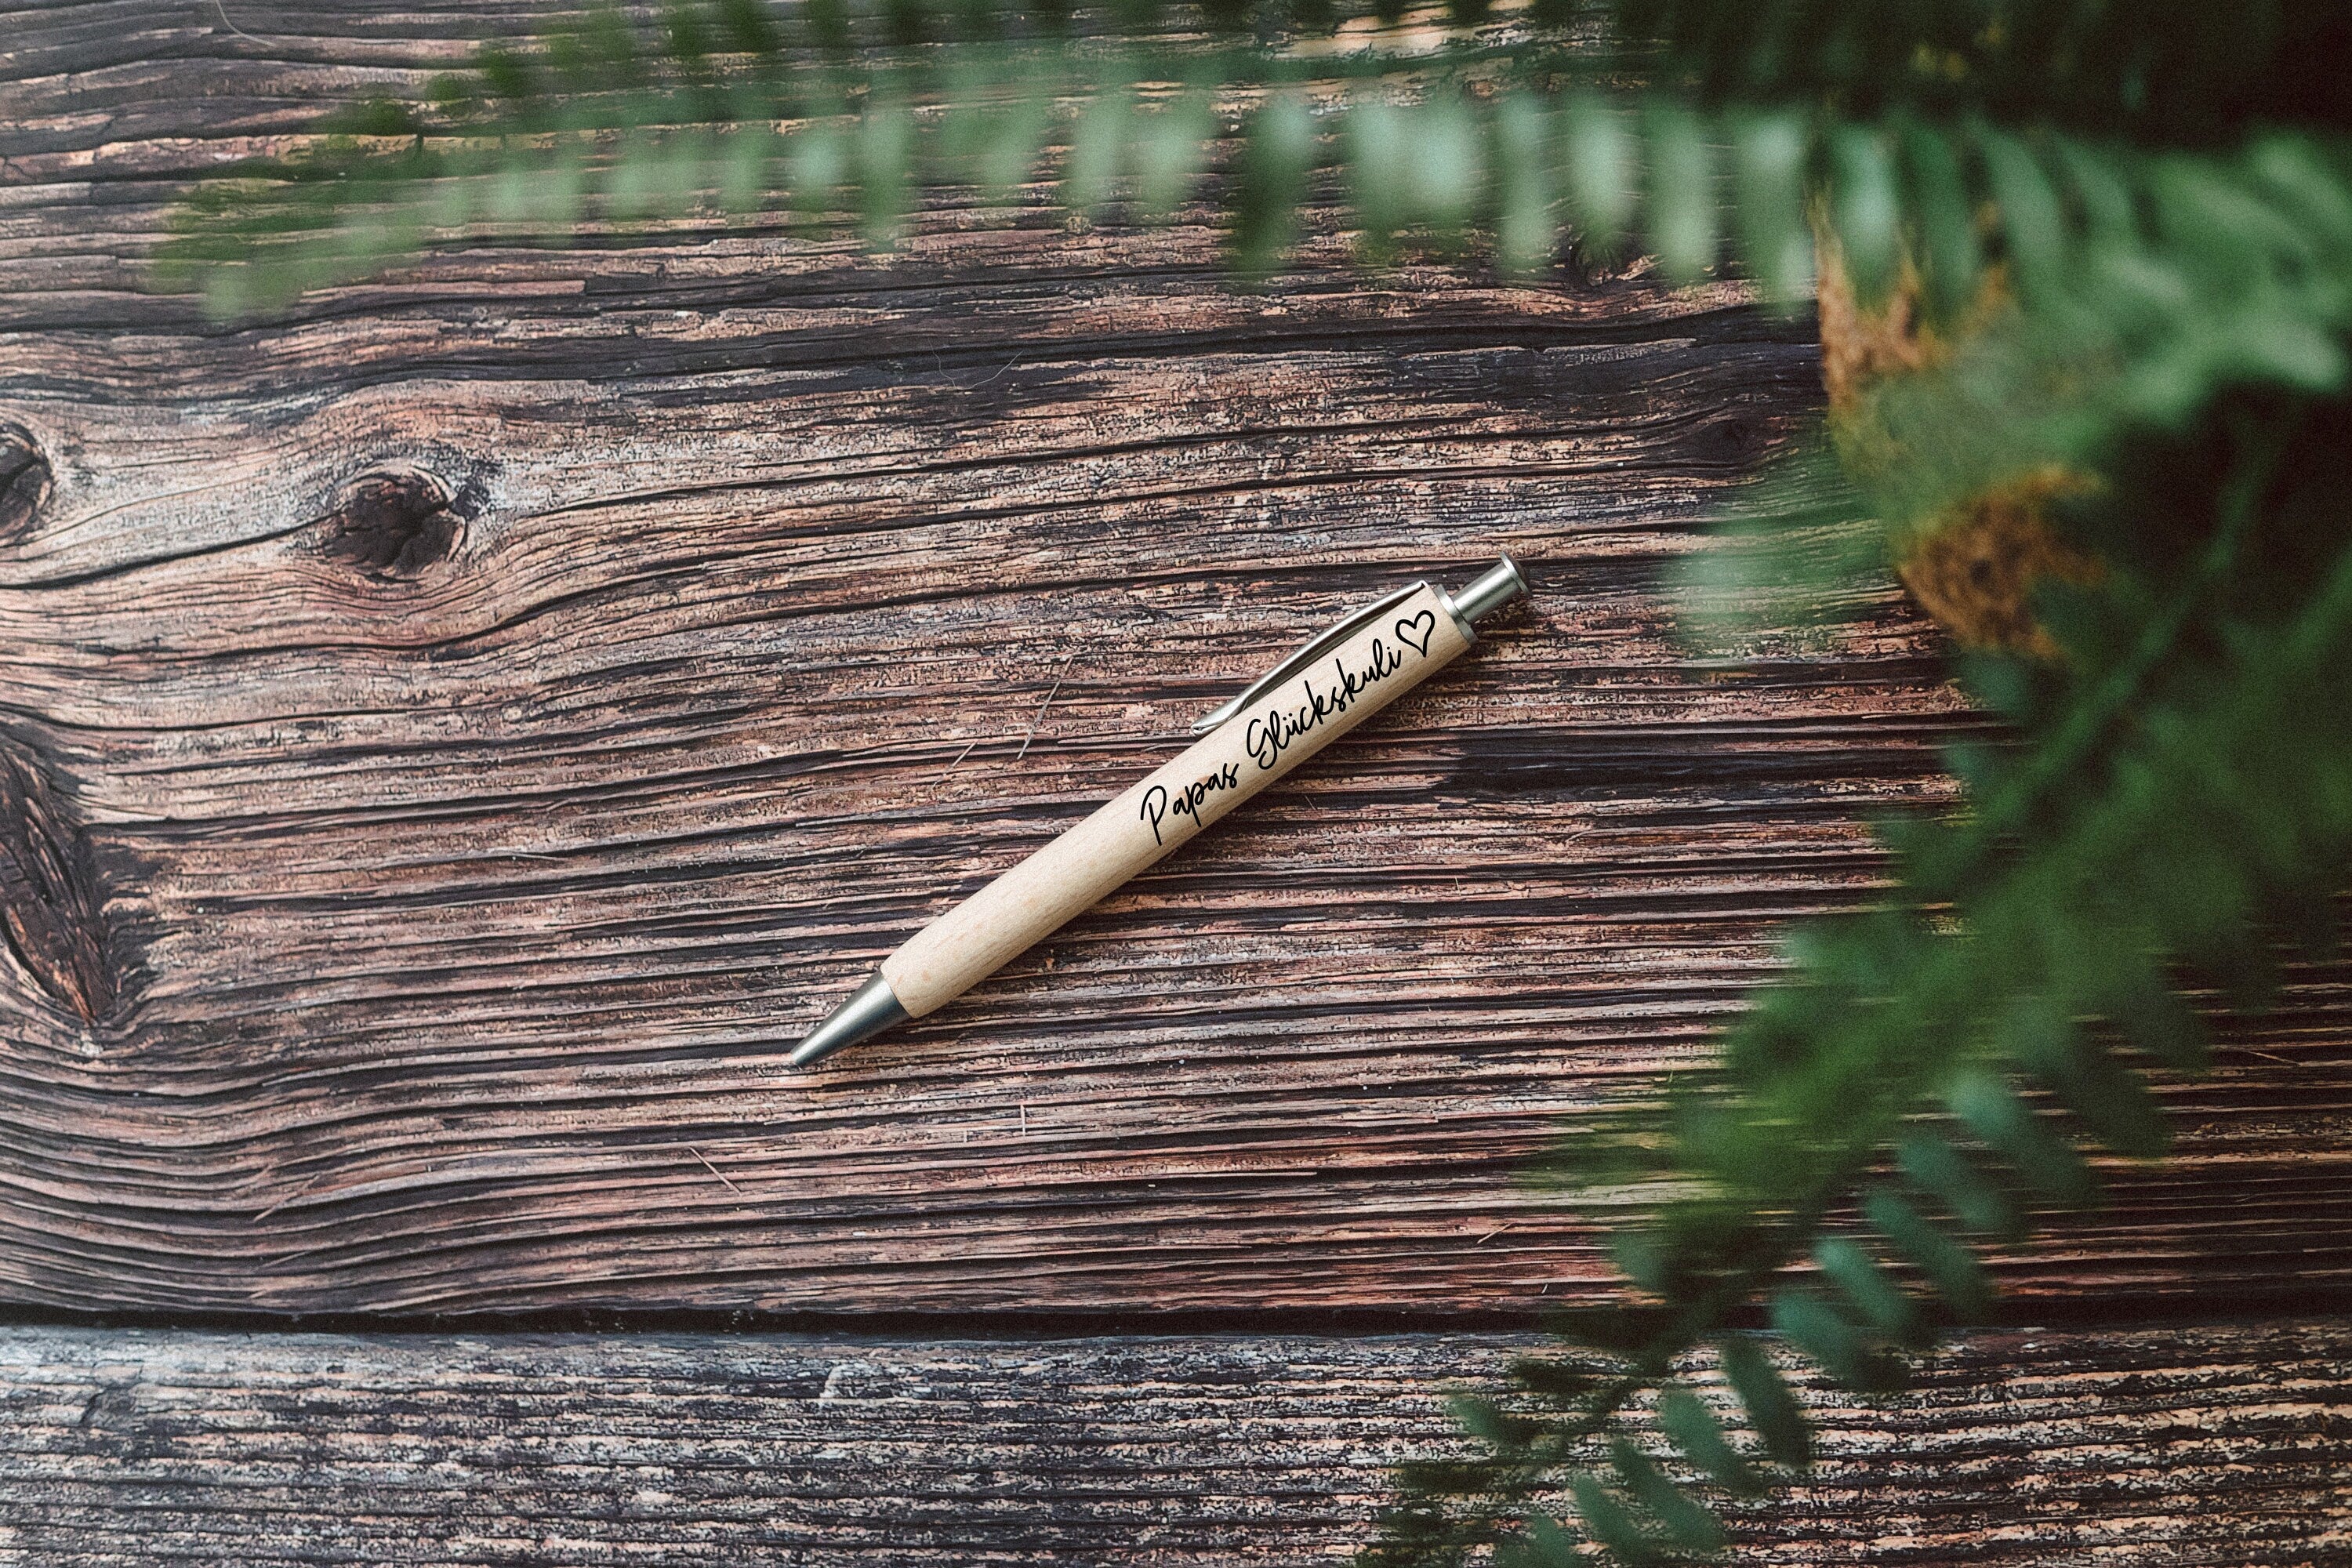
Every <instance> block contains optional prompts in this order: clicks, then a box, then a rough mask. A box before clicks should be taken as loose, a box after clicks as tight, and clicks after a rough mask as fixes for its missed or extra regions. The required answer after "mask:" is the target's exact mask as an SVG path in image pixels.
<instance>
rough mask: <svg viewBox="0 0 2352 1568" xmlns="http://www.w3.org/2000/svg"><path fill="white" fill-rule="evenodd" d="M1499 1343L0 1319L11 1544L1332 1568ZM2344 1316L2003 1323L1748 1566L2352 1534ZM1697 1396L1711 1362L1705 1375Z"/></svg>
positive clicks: (1804, 1492) (1825, 1468)
mask: <svg viewBox="0 0 2352 1568" xmlns="http://www.w3.org/2000/svg"><path fill="white" fill-rule="evenodd" d="M1534 1344H1535V1342H1534V1341H1532V1340H1530V1339H1528V1338H1527V1337H1525V1336H1511V1335H1492V1334H1488V1335H1466V1334H1454V1335H1403V1336H1387V1337H1373V1338H1352V1339H1330V1338H1323V1337H1316V1336H1304V1335H1286V1336H1262V1337H1253V1338H1247V1339H1237V1338H1230V1337H1222V1338H1221V1337H1209V1338H1198V1337H1195V1338H1158V1337H1150V1338H1125V1339H1118V1340H1100V1339H1091V1340H1089V1339H1080V1340H1009V1339H991V1340H974V1341H961V1342H937V1341H933V1342H919V1343H910V1342H898V1341H888V1340H877V1339H873V1338H870V1337H864V1338H861V1337H852V1336H824V1337H814V1338H783V1337H767V1336H738V1335H718V1336H705V1335H665V1336H646V1337H615V1336H497V1337H490V1338H478V1337H466V1336H458V1337H444V1336H434V1335H417V1336H389V1337H386V1336H373V1337H370V1336H352V1335H302V1334H295V1335H283V1334H260V1335H246V1334H221V1333H206V1332H189V1331H165V1332H145V1331H138V1332H106V1331H88V1330H72V1329H61V1328H36V1329H27V1328H18V1329H9V1330H0V1553H6V1554H9V1555H10V1560H12V1561H25V1562H39V1563H44V1564H53V1565H56V1568H116V1565H123V1568H128V1565H129V1564H131V1563H154V1562H158V1561H166V1560H168V1561H173V1562H176V1563H231V1562H234V1563H239V1564H246V1565H251V1568H259V1565H285V1568H292V1565H295V1564H324V1563H399V1564H403V1565H410V1568H427V1565H432V1568H457V1565H461V1564H462V1565H476V1564H479V1565H483V1568H488V1565H493V1564H498V1565H503V1564H510V1563H513V1564H519V1563H541V1562H547V1561H551V1560H561V1561H564V1562H572V1563H602V1562H615V1561H623V1560H641V1561H643V1560H656V1561H659V1562H661V1563H666V1564H672V1565H686V1564H704V1563H708V1564H713V1565H716V1564H722V1563H723V1564H729V1565H736V1564H743V1563H793V1564H795V1565H798V1568H824V1565H827V1564H833V1563H852V1562H856V1563H870V1562H873V1561H875V1560H876V1556H877V1553H880V1554H887V1558H888V1560H889V1561H890V1562H892V1563H908V1564H924V1563H1153V1564H1161V1565H1177V1564H1194V1563H1198V1564H1203V1565H1206V1564H1211V1563H1218V1564H1223V1563H1260V1564H1291V1563H1299V1564H1304V1563H1329V1562H1331V1561H1333V1560H1334V1559H1335V1557H1338V1556H1341V1555H1344V1553H1345V1552H1347V1551H1348V1550H1349V1548H1351V1547H1352V1546H1354V1545H1356V1544H1358V1543H1360V1542H1362V1541H1363V1540H1364V1539H1365V1538H1366V1534H1367V1531H1368V1526H1369V1521H1370V1517H1371V1515H1372V1513H1373V1512H1374V1510H1376V1509H1377V1508H1378V1507H1379V1506H1380V1505H1381V1502H1382V1500H1384V1499H1386V1498H1387V1497H1388V1496H1389V1495H1390V1484H1391V1482H1390V1477H1391V1472H1392V1468H1393V1467H1394V1465H1395V1464H1396V1463H1397V1462H1398V1461H1400V1460H1401V1459H1402V1458H1407V1457H1426V1456H1433V1455H1436V1454H1440V1453H1444V1452H1447V1451H1451V1450H1453V1449H1454V1447H1455V1446H1456V1445H1457V1443H1458V1442H1459V1439H1458V1438H1457V1437H1456V1436H1454V1433H1453V1432H1452V1431H1451V1429H1450V1425H1449V1421H1448V1418H1447V1416H1446V1415H1445V1414H1444V1405H1443V1401H1444V1397H1445V1395H1446V1394H1448V1393H1449V1392H1450V1391H1452V1390H1454V1389H1455V1388H1460V1387H1475V1386H1479V1385H1482V1384H1486V1383H1487V1382H1489V1381H1490V1380H1491V1379H1493V1378H1494V1377H1495V1376H1496V1374H1497V1373H1498V1372H1499V1370H1500V1368H1501V1367H1502V1365H1503V1364H1504V1363H1505V1362H1506V1361H1507V1359H1508V1358H1509V1357H1510V1356H1511V1355H1513V1354H1515V1353H1521V1352H1525V1351H1527V1350H1528V1349H1529V1348H1532V1347H1533V1345H1534ZM2347 1373H2352V1321H2347V1320H2344V1319H2306V1320H2303V1321H2283V1322H2277V1323H2271V1324H2265V1325H2262V1326H2258V1327H2235V1326H2228V1325H2214V1324H2208V1325H2203V1326H2197V1327H2189V1328H2177V1329H2171V1330H2167V1331H2154V1332H2151V1331H2104V1332H2092V1333H2084V1332H2061V1331H2035V1330H2023V1331H2015V1332H2009V1333H2001V1334H1993V1335H1983V1336H1979V1337H1977V1338H1975V1339H1972V1340H1970V1341H1969V1342H1965V1343H1963V1344H1961V1345H1959V1346H1958V1347H1956V1348H1954V1349H1952V1350H1949V1351H1947V1352H1943V1353H1941V1354H1939V1355H1937V1356H1936V1357H1934V1358H1932V1359H1931V1360H1929V1361H1928V1362H1927V1363H1926V1364H1925V1365H1924V1366H1923V1367H1922V1368H1921V1371H1920V1376H1919V1380H1918V1384H1917V1385H1916V1387H1915V1388H1914V1390H1913V1391H1912V1392H1910V1393H1908V1394H1904V1395H1901V1396H1898V1397H1893V1398H1888V1399H1884V1400H1878V1401H1874V1402H1870V1403H1868V1404H1863V1403H1858V1402H1856V1401H1854V1400H1853V1399H1852V1398H1850V1397H1843V1396H1837V1395H1834V1394H1825V1393H1823V1392H1822V1390H1820V1389H1819V1388H1818V1387H1814V1386H1811V1384H1806V1385H1804V1388H1805V1397H1806V1399H1807V1402H1808V1404H1809V1405H1811V1408H1812V1410H1813V1413H1814V1415H1815V1418H1816V1420H1817V1422H1818V1424H1819V1432H1820V1437H1819V1441H1820V1451H1821V1456H1822V1458H1821V1461H1820V1463H1819V1464H1818V1465H1817V1466H1816V1468H1814V1469H1813V1471H1812V1472H1811V1474H1810V1475H1808V1476H1807V1477H1806V1478H1805V1479H1803V1480H1802V1481H1801V1482H1799V1483H1798V1484H1796V1485H1795V1486H1794V1487H1792V1488H1790V1489H1786V1490H1784V1491H1782V1492H1780V1493H1779V1494H1777V1495H1776V1496H1774V1497H1773V1498H1772V1499H1770V1500H1768V1501H1766V1502H1764V1503H1761V1504H1759V1505H1757V1506H1754V1507H1750V1508H1747V1509H1743V1510H1739V1511H1738V1513H1736V1514H1735V1515H1734V1517H1733V1523H1734V1529H1735V1531H1736V1535H1737V1538H1738V1551H1737V1552H1736V1553H1735V1556H1734V1558H1733V1560H1734V1561H1736V1562H1739V1563H1849V1564H1890V1565H1891V1564H1906V1563H1907V1564H1916V1563H1961V1562H1965V1563H1976V1564H1990V1563H2018V1564H2033V1565H2036V1568H2060V1565H2071V1564H2084V1565H2088V1564H2108V1563H2117V1562H2126V1563H2132V1564H2134V1565H2135V1568H2139V1565H2143V1564H2145V1565H2188V1564H2210V1565H2212V1568H2251V1565H2253V1564H2264V1565H2273V1564H2274V1565H2285V1564H2319V1563H2343V1562H2345V1561H2347V1554H2352V1494H2347V1489H2346V1488H2345V1485H2344V1477H2345V1475H2346V1474H2347V1467H2352V1385H2348V1384H2347ZM1698 1386H1699V1387H1700V1388H1701V1389H1702V1392H1703V1393H1704V1394H1706V1396H1707V1397H1710V1398H1717V1399H1719V1398H1720V1397H1722V1390H1721V1389H1720V1387H1719V1386H1718V1385H1717V1384H1716V1383H1715V1382H1714V1381H1713V1379H1712V1378H1711V1377H1710V1376H1708V1375H1707V1374H1706V1373H1703V1372H1702V1373H1700V1374H1699V1377H1698Z"/></svg>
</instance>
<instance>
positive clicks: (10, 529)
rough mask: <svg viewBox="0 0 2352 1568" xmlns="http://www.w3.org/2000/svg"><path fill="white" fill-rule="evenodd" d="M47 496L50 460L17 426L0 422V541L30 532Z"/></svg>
mask: <svg viewBox="0 0 2352 1568" xmlns="http://www.w3.org/2000/svg"><path fill="white" fill-rule="evenodd" d="M48 499H49V460H48V458H46V457H44V456H42V454H41V447H40V444H39V443H38V442H37V441H35V440H34V439H33V437H32V436H31V435H30V433H28V432H27V431H26V430H25V429H23V428H22V427H21V426H16V425H0V540H10V539H16V538H20V537H21V536H23V535H25V534H27V533H30V532H31V531H33V521H34V519H35V518H37V517H38V516H39V515H40V511H41V508H42V507H43V506H45V505H47V503H48Z"/></svg>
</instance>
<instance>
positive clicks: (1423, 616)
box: [791, 555, 1528, 1068]
mask: <svg viewBox="0 0 2352 1568" xmlns="http://www.w3.org/2000/svg"><path fill="white" fill-rule="evenodd" d="M1527 591H1528V585H1527V582H1526V580H1525V579H1524V578H1522V577H1521V576H1520V575H1519V569H1518V566H1517V564H1516V563H1514V562H1513V561H1512V560H1511V558H1510V557H1509V556H1507V555H1506V556H1504V557H1503V558H1502V559H1501V560H1499V561H1497V562H1496V563H1495V564H1494V565H1493V566H1491V567H1489V568H1487V569H1486V572H1484V573H1482V574H1480V575H1479V576H1478V578H1477V580H1476V581H1475V582H1473V583H1472V584H1470V585H1469V586H1467V587H1465V588H1464V589H1463V590H1462V591H1461V592H1460V593H1458V594H1449V593H1447V592H1446V591H1445V590H1444V589H1443V588H1440V587H1437V586H1435V585H1433V584H1429V583H1415V584H1412V586H1410V587H1406V588H1400V589H1398V590H1397V591H1396V592H1395V593H1393V594H1391V595H1388V597H1386V598H1384V599H1381V600H1378V601H1376V602H1375V603H1373V604H1370V605H1365V606H1364V607H1363V608H1362V609H1360V610H1358V611H1356V612H1355V613H1354V614H1352V615H1350V616H1348V617H1347V618H1346V619H1345V620H1342V621H1341V622H1339V625H1337V626H1333V627H1331V628H1330V629H1329V630H1328V631H1326V632H1323V633H1321V634H1320V635H1318V636H1317V637H1313V638H1310V639H1309V640H1308V641H1307V643H1306V644H1305V645H1304V646H1303V647H1300V648H1299V649H1298V651H1297V652H1296V653H1294V654H1292V655H1291V656H1290V657H1289V658H1286V659H1284V660H1283V661H1282V663H1281V664H1280V665H1278V666H1276V668H1274V669H1273V670H1272V671H1271V672H1269V673H1268V674H1267V675H1265V677H1264V678H1263V679H1260V680H1258V681H1257V682H1256V683H1255V685H1253V686H1251V687H1250V689H1248V690H1246V691H1244V692H1243V693H1242V694H1241V695H1240V696H1239V697H1236V698H1234V700H1232V701H1230V702H1227V703H1226V704H1224V705H1223V707H1221V708H1219V709H1217V710H1215V711H1214V712H1213V713H1211V714H1209V715H1207V716H1206V717H1205V718H1203V719H1202V721H1200V722H1199V723H1197V724H1195V725H1193V726H1192V728H1193V731H1194V732H1195V733H1202V732H1203V731H1205V733H1202V739H1201V740H1200V741H1199V742H1196V743H1195V744H1194V745H1193V746H1192V749H1191V750H1189V751H1187V752H1184V754H1183V755H1181V756H1180V757H1178V758H1177V759H1176V760H1175V761H1174V762H1171V763H1169V764H1168V765H1167V766H1165V767H1163V768H1161V769H1160V771H1159V772H1158V773H1153V774H1152V775H1151V776H1150V777H1149V778H1147V779H1144V780H1141V781H1140V782H1139V783H1138V784H1135V785H1134V786H1133V787H1131V788H1130V789H1129V790H1128V791H1127V793H1126V794H1124V795H1120V796H1118V798H1117V799H1116V800H1113V801H1111V802H1110V803H1109V804H1108V805H1104V806H1103V807H1102V808H1101V809H1100V810H1098V811H1097V812H1096V813H1095V814H1094V815H1093V816H1089V817H1087V819H1086V820H1085V821H1084V822H1081V823H1079V824H1077V825H1076V826H1074V827H1072V828H1070V829H1069V830H1068V831H1067V832H1066V833H1064V834H1063V835H1062V836H1061V837H1059V838H1056V839H1055V840H1054V841H1053V842H1052V843H1051V844H1048V845H1046V846H1045V847H1044V848H1043V849H1040V850H1038V851H1037V852H1036V853H1035V854H1034V855H1032V856H1030V857H1029V858H1028V859H1026V860H1024V861H1023V862H1021V864H1020V865H1018V866H1015V867H1014V868H1013V869H1011V870H1010V871H1007V872H1005V873H1004V875H1003V876H1001V877H999V878H997V879H996V880H995V881H993V882H991V883H990V884H989V885H988V886H987V887H985V888H982V889H981V890H980V891H979V892H977V893H974V894H973V895H972V896H971V898H969V899H966V900H964V901H963V902H962V903H961V904H958V905H957V906H956V907H955V908H954V909H951V910H949V911H948V912H947V913H945V914H943V915H941V916H940V918H939V919H937V920H935V921H932V922H931V923H930V924H929V925H928V926H925V927H924V928H923V929H922V930H921V931H919V932H917V933H916V934H915V936H914V937H913V938H912V939H911V940H909V941H908V942H907V944H906V945H905V946H904V947H901V948H900V949H898V952H894V953H892V954H891V955H890V956H889V957H887V958H886V959H884V960H883V961H882V966H881V968H880V969H878V970H877V971H876V972H875V973H874V975H873V977H872V978H871V979H869V980H867V981H866V984H864V985H862V986H860V987H859V988H858V989H857V991H856V994H853V995H852V996H851V997H850V998H849V1000H847V1001H846V1002H844V1003H843V1004H842V1005H840V1006H839V1007H837V1008H835V1010H834V1012H833V1015H832V1016H830V1017H828V1018H826V1019H825V1021H824V1023H822V1024H819V1025H818V1026H816V1027H815V1028H814V1030H812V1031H811V1032H810V1034H809V1036H808V1037H807V1038H806V1039H804V1040H803V1041H802V1042H801V1043H800V1045H799V1047H797V1048H796V1049H794V1050H793V1054H792V1058H791V1062H792V1065H793V1067H796V1068H803V1067H807V1066H809V1065H810V1064H811V1063H813V1062H815V1061H817V1060H819V1059H820V1058H824V1057H827V1056H830V1055H832V1054H833V1053H834V1052H835V1051H837V1050H839V1049H841V1047H844V1046H849V1045H855V1044H856V1043H857V1042H858V1041H859V1040H863V1039H867V1038H869V1037H873V1036H875V1035H877V1034H879V1033H881V1032H882V1031H883V1030H885V1029H887V1028H888V1027H890V1026H892V1025H894V1024H898V1023H903V1022H905V1021H906V1020H907V1019H909V1018H919V1017H922V1016H924V1015H925V1014H927V1013H930V1012H932V1011H934V1010H935V1009H937V1008H939V1007H941V1006H944V1005H946V1004H948V1003H950V1002H952V1001H954V1000H955V999H956V998H957V997H958V996H961V995H962V994H964V993H965V992H966V991H968V990H970V989H971V987H973V986H974V985H977V984H980V983H981V982H982V980H985V979H986V978H988V976H989V975H991V974H992V973H995V972H996V971H997V970H998V969H1000V968H1002V967H1003V965H1004V964H1005V963H1008V962H1010V961H1011V960H1012V959H1013V958H1014V957H1015V956H1017V955H1018V954H1020V953H1022V952H1025V951H1026V950H1027V949H1029V948H1030V947H1032V946H1034V944H1035V943H1037V942H1041V941H1043V940H1044V939H1045V937H1047V936H1049V935H1051V934H1052V933H1053V932H1054V931H1056V930H1058V929H1060V927H1061V926H1062V925H1063V923H1064V922H1066V921H1068V920H1069V919H1070V918H1071V917H1072V916H1074V915H1076V914H1078V913H1080V912H1081V911H1083V910H1087V909H1090V908H1092V907H1093V906H1094V905H1095V904H1097V903H1099V902H1100V901H1101V900H1103V899H1105V898H1106V897H1108V895H1109V894H1110V893H1111V892H1112V891H1113V890H1114V889H1117V888H1118V886H1119V885H1120V884H1121V883H1123V882H1125V881H1126V880H1128V879H1129V878H1131V877H1133V876H1135V875H1136V874H1137V873H1139V872H1140V871H1142V870H1143V869H1144V868H1146V867H1148V866H1150V865H1151V864H1152V863H1153V862H1154V861H1156V860H1158V859H1159V858H1160V857H1161V856H1163V855H1166V854H1167V853H1169V851H1171V850H1172V849H1174V848H1175V847H1177V846H1178V845H1180V844H1182V843H1184V842H1186V841H1187V840H1189V839H1190V838H1192V836H1193V835H1195V834H1197V833H1199V832H1200V831H1201V830H1202V828H1205V827H1207V826H1209V825H1210V824H1211V823H1213V822H1214V821H1216V820H1217V819H1218V818H1219V817H1221V816H1224V815H1225V813H1227V812H1229V811H1231V810H1232V809H1233V808H1234V807H1235V806H1237V805H1241V803H1242V802H1244V801H1245V800H1247V799H1249V798H1250V796H1252V795H1255V794H1256V793H1257V792H1258V791H1260V790H1262V789H1264V788H1265V786H1266V785H1268V784H1272V783H1274V782H1275V780H1276V779H1278V778H1280V777H1282V776H1283V775H1284V774H1285V773H1288V772H1290V770H1291V769H1293V768H1295V767H1297V765H1298V764H1299V763H1303V762H1305V761H1306V760H1307V758H1309V757H1311V756H1313V755H1314V754H1315V753H1316V752H1319V751H1321V750H1322V749H1323V748H1324V747H1326V746H1328V745H1329V744H1330V743H1331V742H1334V741H1336V740H1338V739H1339V737H1340V736H1342V735H1344V734H1346V733H1347V732H1348V731H1350V730H1352V729H1354V728H1355V727H1356V726H1357V725H1358V724H1360V723H1361V722H1363V721H1365V720H1366V719H1368V718H1370V717H1371V715H1372V714H1374V713H1376V712H1378V711H1379V710H1381V709H1382V708H1384V707H1386V706H1388V704H1390V703H1391V702H1393V701H1394V700H1397V699H1398V698H1399V697H1402V696H1403V695H1404V694H1405V693H1406V692H1408V691H1410V690H1412V689H1413V688H1414V687H1416V686H1418V685H1420V684H1421V683H1422V682H1423V680H1425V679H1428V678H1429V677H1430V676H1432V675H1434V674H1435V673H1436V672H1437V671H1439V670H1440V669H1443V668H1445V666H1446V665H1447V664H1449V663H1451V662H1452V661H1453V659H1454V656H1455V655H1457V654H1459V653H1461V652H1462V651H1463V650H1464V649H1465V648H1466V647H1469V646H1470V645H1471V644H1472V643H1474V642H1475V641H1477V639H1478V633H1477V630H1476V626H1477V623H1478V622H1479V621H1481V620H1483V619H1485V618H1486V616H1490V615H1492V614H1494V613H1495V612H1496V610H1499V609H1501V608H1502V607H1503V606H1504V605H1507V604H1509V603H1510V602H1511V601H1512V600H1514V599H1517V598H1518V597H1519V596H1520V595H1523V594H1525V593H1526V592H1527Z"/></svg>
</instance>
